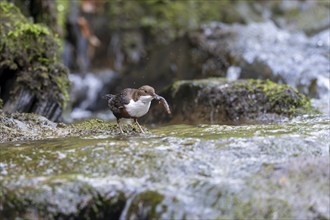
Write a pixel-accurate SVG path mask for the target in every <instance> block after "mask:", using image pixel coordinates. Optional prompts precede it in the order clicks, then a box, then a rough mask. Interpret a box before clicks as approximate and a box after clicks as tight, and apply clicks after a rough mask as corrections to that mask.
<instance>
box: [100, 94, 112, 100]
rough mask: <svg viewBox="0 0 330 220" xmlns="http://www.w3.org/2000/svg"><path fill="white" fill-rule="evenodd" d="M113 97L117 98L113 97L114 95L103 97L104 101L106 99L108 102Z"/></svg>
mask: <svg viewBox="0 0 330 220" xmlns="http://www.w3.org/2000/svg"><path fill="white" fill-rule="evenodd" d="M113 97H115V95H112V94H106V95H104V96H102V98H103V99H106V100H110V99H112V98H113Z"/></svg>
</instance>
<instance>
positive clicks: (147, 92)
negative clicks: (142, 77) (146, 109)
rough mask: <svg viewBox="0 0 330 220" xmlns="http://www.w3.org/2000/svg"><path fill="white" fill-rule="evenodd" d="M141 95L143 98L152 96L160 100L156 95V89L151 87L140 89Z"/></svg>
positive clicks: (146, 86) (145, 86)
mask: <svg viewBox="0 0 330 220" xmlns="http://www.w3.org/2000/svg"><path fill="white" fill-rule="evenodd" d="M139 91H140V95H142V96H147V95H150V96H152V97H153V98H155V99H158V95H157V94H156V93H155V89H154V88H152V87H151V86H148V85H144V86H141V87H140V88H139Z"/></svg>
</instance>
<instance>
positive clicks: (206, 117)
mask: <svg viewBox="0 0 330 220" xmlns="http://www.w3.org/2000/svg"><path fill="white" fill-rule="evenodd" d="M160 95H162V96H164V97H165V98H166V99H167V101H168V102H169V104H170V106H171V107H172V117H170V116H167V115H166V114H165V112H164V111H163V110H162V109H160V108H161V106H157V107H153V108H151V110H150V115H149V116H148V118H147V120H148V122H152V123H160V122H170V123H193V124H196V123H197V124H200V123H213V124H214V123H223V124H233V123H234V124H236V123H245V122H248V123H251V122H257V121H272V120H274V119H279V118H281V117H291V116H297V115H300V114H309V113H316V111H315V110H313V108H312V106H311V102H310V100H309V99H308V98H307V97H306V96H305V95H303V94H301V93H299V92H298V91H297V90H296V89H294V88H291V87H290V86H288V85H280V84H276V83H274V82H271V81H269V80H266V81H265V80H237V81H227V80H226V79H224V78H209V79H200V80H182V81H176V82H174V83H173V84H172V85H171V86H169V87H168V88H167V89H166V90H165V91H163V92H161V93H160Z"/></svg>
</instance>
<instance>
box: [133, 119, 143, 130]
mask: <svg viewBox="0 0 330 220" xmlns="http://www.w3.org/2000/svg"><path fill="white" fill-rule="evenodd" d="M134 122H135V124H137V126H138V127H139V128H140V130H141V133H143V134H144V131H143V129H142V128H141V126H140V124H139V122H138V121H137V118H134Z"/></svg>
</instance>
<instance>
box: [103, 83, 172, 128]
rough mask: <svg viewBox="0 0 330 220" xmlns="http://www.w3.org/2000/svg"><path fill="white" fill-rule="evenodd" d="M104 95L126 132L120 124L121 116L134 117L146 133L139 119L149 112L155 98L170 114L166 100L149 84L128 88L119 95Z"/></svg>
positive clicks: (118, 122)
mask: <svg viewBox="0 0 330 220" xmlns="http://www.w3.org/2000/svg"><path fill="white" fill-rule="evenodd" d="M103 97H104V98H105V99H107V100H108V106H109V108H110V110H111V111H112V113H113V114H114V116H115V117H116V118H117V124H118V127H119V129H120V132H121V133H124V132H123V129H122V128H121V125H120V119H121V118H132V119H134V122H135V123H136V124H137V126H138V127H139V129H140V130H141V132H142V133H144V131H143V129H142V128H141V126H140V124H139V123H138V121H137V119H138V118H140V117H142V116H144V115H145V114H147V112H148V111H149V108H150V104H151V101H152V100H153V99H156V100H159V101H160V102H161V103H162V104H163V106H164V107H165V108H166V110H167V112H168V113H169V114H170V109H169V107H168V104H167V102H166V100H165V99H164V98H163V97H161V96H159V95H157V94H156V93H155V89H154V88H152V87H151V86H148V85H144V86H142V87H140V88H138V89H132V88H127V89H124V90H122V91H121V92H120V93H118V94H117V95H112V94H107V95H105V96H103Z"/></svg>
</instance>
